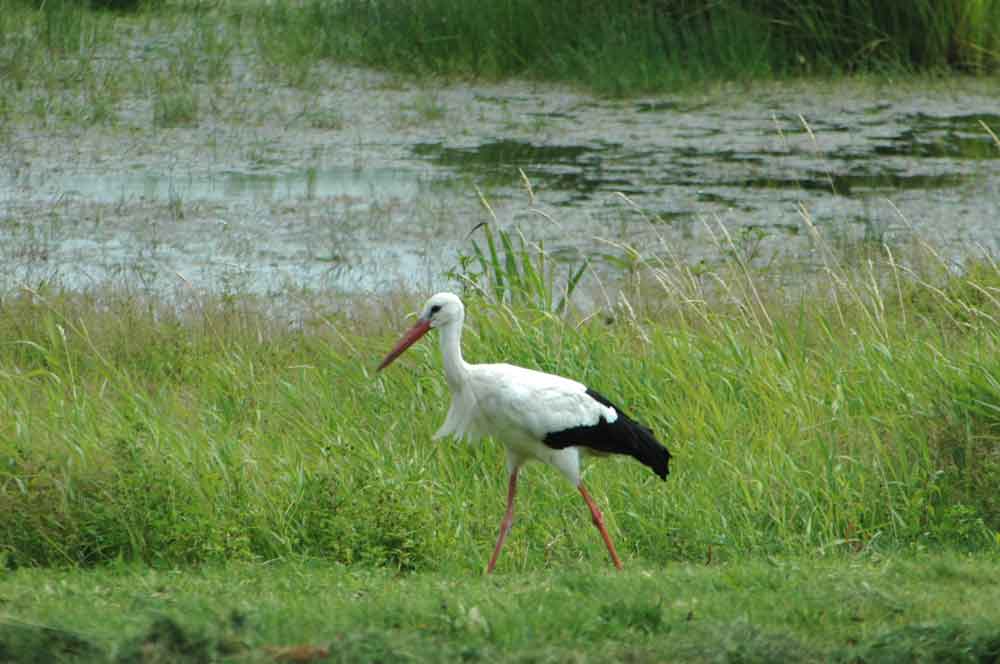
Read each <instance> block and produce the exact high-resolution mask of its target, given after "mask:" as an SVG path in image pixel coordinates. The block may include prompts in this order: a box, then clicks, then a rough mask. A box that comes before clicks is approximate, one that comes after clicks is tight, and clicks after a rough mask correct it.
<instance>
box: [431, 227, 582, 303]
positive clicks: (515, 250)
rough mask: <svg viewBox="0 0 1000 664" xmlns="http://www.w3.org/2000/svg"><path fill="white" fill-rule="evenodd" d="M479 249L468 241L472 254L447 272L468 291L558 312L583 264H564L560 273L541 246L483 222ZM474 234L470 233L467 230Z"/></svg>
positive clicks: (501, 301) (496, 301) (579, 274)
mask: <svg viewBox="0 0 1000 664" xmlns="http://www.w3.org/2000/svg"><path fill="white" fill-rule="evenodd" d="M480 228H482V229H483V235H485V237H486V244H485V247H484V246H483V245H480V244H479V243H478V242H476V241H475V240H473V241H472V254H471V255H469V254H462V255H460V256H459V258H458V267H457V268H456V269H455V270H453V271H452V273H451V274H450V275H449V276H451V277H452V278H454V279H456V280H458V281H459V282H460V283H462V285H463V286H464V287H465V288H466V289H467V290H468V291H470V292H472V293H475V294H478V295H484V296H486V297H488V298H491V299H492V301H493V302H495V303H502V304H508V305H515V306H522V307H526V308H531V309H537V310H540V311H546V312H553V313H556V314H561V313H563V312H564V311H565V310H566V306H567V304H568V303H569V301H570V298H571V297H572V296H573V292H574V291H575V290H576V287H577V286H578V285H579V283H580V279H581V278H582V277H583V275H584V274H585V273H586V270H587V267H588V262H587V261H586V260H584V261H581V263H580V265H578V266H573V265H570V266H568V268H567V270H566V275H565V277H562V276H561V275H559V270H558V267H559V266H558V264H557V263H555V261H553V260H552V259H551V258H550V257H549V256H548V255H547V254H546V253H545V245H544V244H543V243H541V242H539V243H538V244H537V245H533V244H532V243H530V242H528V240H527V239H525V237H524V234H522V233H521V232H520V231H517V232H516V234H515V233H513V232H510V231H506V230H504V229H502V228H501V229H499V230H498V231H497V232H496V235H494V233H493V227H492V226H491V225H490V224H487V223H484V224H480V225H479V226H477V227H476V229H475V230H479V229H480ZM473 232H475V231H473Z"/></svg>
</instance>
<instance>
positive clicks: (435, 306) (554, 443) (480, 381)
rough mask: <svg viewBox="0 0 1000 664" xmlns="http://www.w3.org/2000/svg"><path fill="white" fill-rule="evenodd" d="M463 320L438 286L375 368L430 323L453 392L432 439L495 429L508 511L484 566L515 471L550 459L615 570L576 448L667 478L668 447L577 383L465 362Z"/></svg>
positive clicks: (473, 436) (474, 436)
mask: <svg viewBox="0 0 1000 664" xmlns="http://www.w3.org/2000/svg"><path fill="white" fill-rule="evenodd" d="M464 319H465V308H464V307H463V306H462V302H461V300H459V298H458V297H457V296H456V295H453V294H452V293H438V294H437V295H435V296H433V297H432V298H430V299H429V300H428V301H427V303H426V304H425V305H424V309H423V312H422V314H421V316H420V318H419V319H418V321H417V323H416V324H415V325H414V326H413V327H412V328H411V329H410V330H409V331H408V332H407V333H406V334H405V335H404V336H403V338H402V339H401V340H400V341H399V343H398V344H397V345H396V347H395V348H393V350H392V351H391V352H390V353H389V355H387V356H386V358H385V359H384V360H383V361H382V364H381V365H379V369H380V370H381V369H383V368H385V367H386V366H388V365H389V364H390V363H391V362H392V361H393V360H395V359H396V358H397V357H399V355H401V354H402V353H403V351H405V350H406V349H407V348H408V347H409V346H410V345H412V344H413V343H414V342H415V341H416V340H417V339H419V338H420V337H422V336H423V335H424V334H425V333H426V332H427V331H428V330H430V329H432V328H436V329H438V330H439V331H440V334H441V357H442V360H443V364H444V373H445V377H446V379H447V381H448V387H449V388H450V390H451V393H452V399H451V406H450V407H449V409H448V415H447V417H446V418H445V421H444V424H443V425H442V426H441V428H440V429H438V431H437V433H436V434H435V435H434V437H435V439H437V438H441V437H444V436H454V437H456V438H463V439H466V440H472V441H474V440H478V439H479V438H481V437H483V436H493V437H495V438H497V439H498V440H500V441H501V442H502V443H503V444H504V447H505V449H506V451H507V469H508V472H509V474H510V483H509V491H508V500H507V513H506V515H505V517H504V520H503V522H502V523H501V527H500V535H499V537H498V539H497V544H496V547H495V549H494V552H493V557H492V558H491V559H490V562H489V565H488V567H487V572H492V571H493V567H494V565H495V564H496V560H497V557H498V556H499V553H500V549H501V547H502V546H503V542H504V539H505V538H506V536H507V533H508V532H509V530H510V527H511V524H512V523H513V515H514V495H515V492H516V486H517V474H518V470H519V469H520V467H521V466H522V465H523V464H524V463H525V462H527V461H530V460H536V461H541V462H543V463H547V464H549V465H551V466H554V467H555V468H557V469H558V470H559V471H560V472H561V473H562V474H563V475H564V476H565V477H566V479H568V480H569V481H570V482H572V483H573V485H574V486H576V487H577V489H578V490H579V491H580V493H581V495H582V496H583V498H584V500H585V501H586V502H587V505H588V507H589V508H590V511H591V515H592V517H593V520H594V524H595V525H596V526H597V527H598V529H599V530H600V532H601V536H602V537H603V539H604V541H605V544H606V545H607V547H608V552H609V553H610V554H611V558H612V560H613V562H614V563H615V566H616V567H618V568H619V569H620V568H621V562H620V560H619V559H618V554H617V553H616V552H615V549H614V546H613V545H612V543H611V539H610V537H609V536H608V534H607V530H606V529H605V527H604V523H603V519H602V517H601V513H600V511H599V510H598V509H597V506H596V505H595V504H594V502H593V500H592V499H591V497H590V495H589V494H588V493H587V491H586V489H585V488H584V487H583V484H582V483H581V481H580V460H581V454H582V453H585V452H586V453H592V454H598V455H606V454H612V453H617V454H628V455H631V456H633V457H635V458H636V459H638V460H639V461H641V462H642V463H644V464H646V465H648V466H650V467H651V468H653V470H654V471H655V472H656V473H657V474H658V475H660V476H661V477H663V478H664V479H666V475H667V472H668V463H669V459H670V453H669V452H667V450H666V448H665V447H663V446H662V445H661V444H660V443H659V442H658V441H656V439H655V438H654V437H653V434H652V432H651V431H649V429H647V428H646V427H644V426H642V425H641V424H638V423H637V422H634V421H632V420H631V419H630V418H629V417H628V416H626V415H624V414H622V413H619V411H618V409H616V408H615V407H614V406H613V405H612V404H611V403H610V402H608V401H607V400H606V399H605V398H604V397H602V396H601V395H599V394H597V393H596V392H593V391H591V390H588V389H587V387H586V386H585V385H583V384H582V383H578V382H577V381H575V380H570V379H568V378H563V377H561V376H555V375H552V374H547V373H543V372H540V371H533V370H531V369H524V368H522V367H517V366H513V365H510V364H468V363H467V362H466V361H465V360H464V359H463V358H462V348H461V337H462V324H463V322H464Z"/></svg>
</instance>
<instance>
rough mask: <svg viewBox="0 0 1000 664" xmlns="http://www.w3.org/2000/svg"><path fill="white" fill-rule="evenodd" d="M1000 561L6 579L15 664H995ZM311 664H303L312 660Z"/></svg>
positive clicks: (124, 571)
mask: <svg viewBox="0 0 1000 664" xmlns="http://www.w3.org/2000/svg"><path fill="white" fill-rule="evenodd" d="M998 584H1000V573H998V566H997V563H996V559H995V557H987V556H983V557H970V556H961V557H959V556H950V555H940V554H938V555H934V556H928V555H922V556H909V555H899V556H894V557H892V558H890V559H881V558H879V557H877V556H875V557H869V556H835V557H832V558H827V559H816V558H815V557H810V558H792V559H771V560H748V561H738V562H733V563H728V564H722V565H719V564H713V565H708V566H706V565H702V564H674V565H669V566H666V567H648V568H632V569H626V571H624V572H621V573H616V572H612V571H606V570H599V571H595V570H594V569H593V568H592V567H591V566H589V565H586V566H584V565H572V564H570V565H569V567H568V568H560V569H553V570H544V571H537V572H531V573H527V574H500V575H497V576H493V577H484V576H482V575H481V574H479V573H478V570H477V571H476V572H472V573H469V572H466V573H460V574H405V575H399V574H397V573H396V572H395V571H382V570H372V569H358V568H348V567H343V566H340V565H330V564H321V563H318V562H316V561H313V560H302V559H292V560H283V561H269V562H267V563H254V564H247V563H230V564H228V565H206V566H202V567H200V568H197V569H170V570H152V569H149V568H144V567H131V566H125V565H115V566H110V567H108V568H102V569H96V570H34V569H24V570H18V571H17V572H14V573H8V574H6V575H3V576H0V596H2V597H3V598H4V600H5V607H6V608H5V613H6V617H5V618H4V620H3V621H0V656H3V657H4V658H5V659H7V660H10V661H19V662H20V661H28V662H48V661H62V662H73V661H80V662H82V661H87V662H105V661H115V662H207V661H236V662H274V661H333V662H359V661H383V662H388V661H417V662H419V661H434V662H440V661H480V660H481V661H573V662H608V661H629V662H661V661H663V660H664V657H667V658H669V660H670V661H678V662H688V661H690V662H762V663H763V662H798V661H801V662H818V661H824V662H845V663H846V662H915V661H927V662H993V661H995V660H996V658H997V656H998V655H1000V631H998V628H997V624H996V621H995V620H993V619H992V616H994V615H996V614H997V613H998V612H1000V593H997V592H996V590H997V587H998ZM296 654H297V655H298V656H297V657H296V656H295V655H296Z"/></svg>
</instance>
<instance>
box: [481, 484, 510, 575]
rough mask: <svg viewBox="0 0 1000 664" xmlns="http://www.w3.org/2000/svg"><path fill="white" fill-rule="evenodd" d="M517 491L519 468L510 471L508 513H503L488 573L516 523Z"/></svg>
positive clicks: (494, 564)
mask: <svg viewBox="0 0 1000 664" xmlns="http://www.w3.org/2000/svg"><path fill="white" fill-rule="evenodd" d="M515 493H517V468H515V469H514V470H512V471H511V473H510V485H509V486H508V487H507V513H506V514H504V515H503V521H501V522H500V535H499V536H498V537H497V545H496V546H495V547H494V548H493V556H492V557H491V558H490V564H489V565H488V566H487V567H486V573H487V574H492V573H493V568H494V567H496V564H497V558H499V557H500V549H501V548H502V547H503V542H504V540H505V539H507V533H509V532H510V527H511V526H513V525H514V494H515Z"/></svg>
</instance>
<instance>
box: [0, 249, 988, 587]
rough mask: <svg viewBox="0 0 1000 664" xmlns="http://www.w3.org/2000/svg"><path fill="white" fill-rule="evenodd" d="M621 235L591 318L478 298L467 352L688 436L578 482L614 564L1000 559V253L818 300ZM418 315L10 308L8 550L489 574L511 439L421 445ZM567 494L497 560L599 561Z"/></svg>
mask: <svg viewBox="0 0 1000 664" xmlns="http://www.w3.org/2000/svg"><path fill="white" fill-rule="evenodd" d="M726 241H727V240H726V239H725V235H724V233H723V232H722V231H720V242H722V243H725V242H726ZM628 249H629V251H631V252H633V254H634V255H635V256H636V257H638V258H637V261H638V263H639V266H638V267H637V271H636V274H635V275H633V278H632V279H631V280H630V285H629V287H628V288H627V289H626V290H623V291H621V292H620V293H619V294H618V295H609V302H608V306H607V307H605V308H604V309H603V311H602V312H600V314H599V315H591V316H585V317H583V318H580V317H579V315H578V314H576V313H574V312H573V311H572V310H567V311H565V312H564V313H563V314H562V315H555V314H554V313H553V312H552V310H551V309H544V308H539V307H538V306H536V305H531V304H528V303H525V302H522V303H520V304H518V303H517V302H514V303H511V302H510V301H509V300H495V299H493V298H490V299H485V298H482V297H479V296H477V293H481V292H483V291H485V292H489V290H490V289H489V288H484V289H482V290H481V289H480V288H471V289H470V290H469V292H468V293H466V297H467V300H468V302H467V304H468V309H469V318H470V325H469V330H468V331H467V334H466V338H465V346H466V354H467V356H468V358H469V359H470V361H494V360H498V359H503V360H508V361H512V362H516V363H519V364H522V365H525V366H529V367H536V368H540V369H542V370H546V371H553V372H558V373H562V374H566V375H570V376H573V377H576V378H578V379H580V380H583V381H585V382H587V383H588V384H590V385H592V386H593V387H595V388H596V389H598V390H600V391H602V392H605V393H607V394H610V395H613V396H614V397H615V398H616V400H619V401H621V402H622V403H623V404H626V405H627V406H628V408H629V410H630V411H632V412H634V413H635V414H636V415H637V416H639V417H640V419H642V420H643V421H645V422H647V423H648V424H649V425H651V426H652V427H653V428H654V429H655V430H656V431H657V432H658V433H659V435H660V436H661V437H662V439H663V440H664V441H666V442H667V443H668V445H669V446H670V447H671V450H672V452H673V453H674V455H675V458H676V465H675V472H674V473H673V474H672V475H671V477H670V479H669V480H668V482H666V483H662V482H660V481H659V480H658V479H656V478H655V477H653V476H652V475H651V474H649V473H647V472H645V469H643V468H642V467H640V466H638V465H637V464H634V463H629V462H628V461H627V460H617V461H615V460H610V461H602V462H597V463H595V464H594V467H593V468H592V469H591V470H590V471H589V473H588V476H587V481H588V484H589V485H590V486H591V487H592V489H593V491H594V493H595V495H596V496H597V499H598V500H599V501H600V502H601V503H602V504H603V505H605V507H606V509H605V511H606V514H607V516H608V518H609V523H610V528H611V530H612V532H613V534H614V535H616V539H617V540H618V541H619V547H620V551H621V552H622V553H623V555H624V557H625V558H626V560H628V559H641V560H645V561H647V562H648V563H650V564H660V563H665V562H667V561H671V560H679V559H681V560H683V559H688V560H701V559H703V558H704V557H705V556H707V555H711V556H714V557H715V558H726V557H733V556H745V555H749V554H754V553H764V552H767V553H816V552H819V553H823V552H837V551H862V550H892V549H898V548H909V547H924V546H945V547H958V548H963V549H983V548H993V547H996V546H998V545H1000V541H998V540H997V535H996V531H997V529H998V528H1000V502H998V499H997V496H998V495H1000V491H998V487H1000V454H998V442H1000V360H998V358H1000V326H998V325H997V320H998V317H1000V271H998V268H997V266H996V265H995V264H992V263H990V262H988V261H986V262H980V263H972V264H969V265H967V266H966V267H965V269H964V271H963V272H962V273H961V274H960V275H959V274H955V273H954V271H953V270H950V269H946V267H945V266H944V265H943V264H941V263H939V262H936V259H935V258H934V256H933V254H929V253H928V252H926V251H922V250H914V252H913V254H914V255H913V256H912V257H907V258H906V260H904V259H903V257H901V256H897V255H896V254H894V253H893V252H890V251H888V250H885V251H882V252H876V253H873V254H872V255H871V256H869V257H868V258H867V259H866V261H865V262H864V263H863V264H862V265H861V266H860V268H861V269H858V270H855V269H847V268H846V267H845V266H842V265H840V264H839V263H837V261H836V258H835V257H832V256H830V257H828V262H827V263H826V265H825V267H824V268H823V270H824V275H825V277H824V278H823V279H820V280H819V283H821V284H823V286H822V287H817V288H816V289H809V288H796V289H794V290H789V289H788V288H787V287H780V286H777V285H774V284H773V283H771V282H770V281H769V280H768V279H767V278H766V277H767V275H766V274H761V273H760V272H758V271H756V270H754V269H753V268H752V267H750V266H749V265H747V264H745V263H743V262H742V261H741V260H740V259H739V258H738V256H739V254H738V253H737V252H733V253H732V254H731V256H733V257H732V258H730V259H729V260H728V261H727V262H726V263H724V264H723V265H721V266H718V267H717V268H713V269H711V270H707V269H705V268H704V266H701V267H698V266H691V265H686V264H684V263H680V262H676V263H675V262H671V261H670V260H668V259H667V258H666V257H665V255H659V256H658V255H656V254H655V253H648V252H646V253H644V252H643V251H639V250H637V249H635V248H628ZM647 249H651V248H647ZM486 285H487V286H488V284H486ZM608 292H609V293H611V292H612V291H611V290H610V288H609V289H608ZM415 305H416V302H414V303H412V306H409V307H406V306H403V307H400V306H395V307H391V308H383V309H381V310H379V309H372V308H371V307H370V305H361V304H359V305H357V306H354V307H352V308H350V309H348V310H347V311H344V312H342V313H340V314H327V315H318V314H317V315H316V316H315V317H314V318H312V319H310V320H306V321H304V322H301V323H300V324H297V325H295V326H292V327H289V326H288V325H287V324H284V323H281V322H280V321H279V320H277V319H275V318H274V317H269V316H267V315H265V314H261V313H257V312H256V311H255V310H254V309H253V307H252V306H250V304H249V301H246V302H244V301H243V300H240V299H239V298H233V297H231V296H230V297H228V298H225V299H219V300H215V299H212V298H199V299H195V300H193V301H191V302H190V303H189V305H188V306H181V307H177V308H174V307H172V308H165V307H163V306H160V305H157V304H155V303H149V302H143V301H141V300H138V299H136V298H133V297H116V296H114V295H113V294H112V295H108V294H104V295H101V296H93V297H89V298H88V297H81V296H70V295H62V294H59V293H37V292H24V293H21V294H19V295H16V296H11V297H8V298H6V299H5V300H4V301H3V302H2V306H0V340H2V341H0V422H2V425H0V543H2V544H0V549H2V555H3V556H4V557H5V558H6V559H7V561H8V563H9V564H16V565H22V564H61V563H71V564H95V563H100V562H103V561H108V560H113V559H118V558H124V559H128V560H132V559H137V560H143V561H147V562H150V563H154V564H164V565H172V564H176V563H179V562H184V561H191V562H194V561H204V560H218V559H270V558H273V557H278V556H284V555H291V554H307V555H316V556H322V557H327V558H331V559H334V560H338V561H342V562H345V563H352V564H368V565H389V566H392V567H396V568H400V569H451V568H456V567H457V568H462V569H470V568H471V569H475V568H477V567H479V566H481V564H482V563H483V560H484V554H485V553H486V548H487V547H488V546H489V543H490V542H491V540H492V537H493V535H494V534H495V532H494V531H495V528H496V522H497V520H498V518H499V516H500V511H501V509H502V503H503V496H504V486H503V484H504V473H503V456H502V454H501V453H500V451H499V449H498V447H497V446H496V445H495V444H492V443H489V442H486V443H483V444H480V445H475V446H468V445H464V444H457V443H451V442H442V443H432V442H431V440H430V439H431V435H432V433H433V431H434V430H435V428H436V427H437V426H438V425H439V423H440V420H441V418H442V417H443V414H444V411H445V409H446V407H447V400H448V393H447V387H446V385H445V382H444V380H443V377H442V375H441V372H440V370H439V368H438V364H439V359H438V357H437V350H436V345H435V344H430V343H428V344H423V345H420V346H418V347H417V348H415V349H413V350H412V351H411V352H410V353H409V354H408V355H407V356H406V357H405V358H403V359H401V360H400V361H399V362H397V364H396V365H394V366H393V368H392V370H391V371H388V372H384V373H382V374H378V375H375V374H374V373H373V367H374V364H375V362H376V361H377V359H378V358H379V357H380V356H381V355H382V354H383V353H384V352H385V350H386V348H388V347H389V344H390V343H391V342H392V341H393V340H394V338H395V336H396V334H397V333H398V331H399V329H400V328H401V327H402V326H403V325H405V321H404V320H403V317H402V314H403V312H404V311H406V310H407V309H412V308H413V307H414V306H415ZM389 313H391V315H388V314H389ZM578 502H579V501H578V500H577V499H576V497H575V496H574V494H573V492H572V491H571V490H569V487H567V486H566V485H565V483H564V481H563V480H562V479H561V478H560V477H558V475H557V474H556V473H554V472H549V470H548V469H546V468H544V467H531V468H530V470H529V474H528V476H526V478H525V482H524V483H523V495H522V498H521V501H520V504H519V515H520V518H519V522H518V526H517V531H516V534H515V535H514V536H512V539H511V541H510V543H509V547H510V549H509V551H507V555H506V556H505V558H504V560H503V561H502V565H504V566H506V567H508V568H527V567H538V566H540V565H544V564H546V563H547V562H553V563H562V562H565V561H567V560H570V559H577V558H586V559H593V560H603V557H604V553H603V551H602V549H601V546H600V541H599V540H598V539H597V538H596V537H595V536H594V534H593V533H592V532H591V530H592V529H591V528H589V526H588V523H587V521H586V518H585V510H584V509H583V506H582V504H578Z"/></svg>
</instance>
